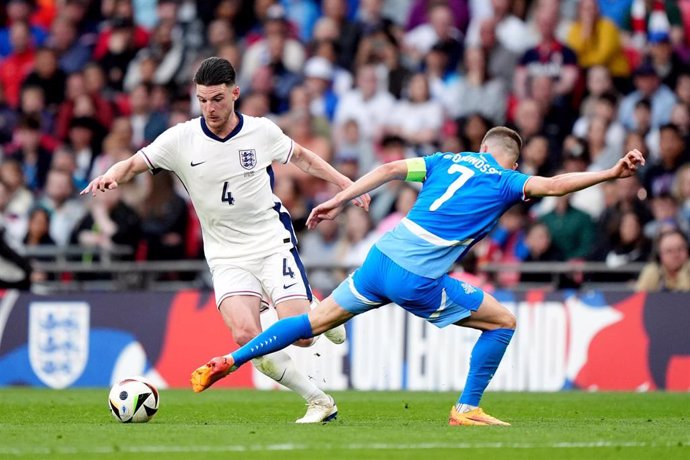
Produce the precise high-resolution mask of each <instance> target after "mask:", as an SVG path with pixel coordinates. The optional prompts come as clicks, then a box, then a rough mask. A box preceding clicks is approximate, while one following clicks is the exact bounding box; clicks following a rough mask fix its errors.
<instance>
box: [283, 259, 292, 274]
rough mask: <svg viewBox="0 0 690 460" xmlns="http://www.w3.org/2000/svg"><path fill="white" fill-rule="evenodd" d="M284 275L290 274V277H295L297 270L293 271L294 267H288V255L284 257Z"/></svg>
mask: <svg viewBox="0 0 690 460" xmlns="http://www.w3.org/2000/svg"><path fill="white" fill-rule="evenodd" d="M283 276H289V277H290V278H294V277H295V272H293V271H292V268H290V267H288V264H287V258H286V257H283Z"/></svg>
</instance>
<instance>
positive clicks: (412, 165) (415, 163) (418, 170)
mask: <svg viewBox="0 0 690 460" xmlns="http://www.w3.org/2000/svg"><path fill="white" fill-rule="evenodd" d="M405 163H407V176H406V177H405V180H406V181H407V182H424V179H426V163H425V162H424V158H410V159H408V160H405Z"/></svg>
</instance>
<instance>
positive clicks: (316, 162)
mask: <svg viewBox="0 0 690 460" xmlns="http://www.w3.org/2000/svg"><path fill="white" fill-rule="evenodd" d="M293 142H294V141H293ZM290 161H292V162H293V163H294V164H295V165H296V166H297V167H298V168H299V169H301V170H302V171H304V172H306V173H308V174H311V175H312V176H315V177H318V178H319V179H323V180H325V181H328V182H330V183H332V184H335V185H337V186H338V187H340V188H341V189H343V190H344V189H345V188H347V187H348V186H349V185H350V184H352V181H351V180H350V179H348V178H347V177H345V176H344V175H342V174H340V173H339V172H338V171H337V170H336V169H335V168H334V167H333V166H331V165H330V164H328V162H326V161H325V160H324V159H323V158H321V157H320V156H318V155H317V154H315V153H314V152H312V151H311V150H309V149H307V148H304V147H302V146H301V145H299V144H298V143H297V142H295V147H294V150H293V152H292V157H291V158H290ZM354 198H356V200H355V201H353V204H354V205H355V206H359V207H360V208H362V209H364V210H365V211H368V210H369V203H370V202H371V197H369V195H367V194H366V193H364V194H360V195H355V196H354V197H353V199H354Z"/></svg>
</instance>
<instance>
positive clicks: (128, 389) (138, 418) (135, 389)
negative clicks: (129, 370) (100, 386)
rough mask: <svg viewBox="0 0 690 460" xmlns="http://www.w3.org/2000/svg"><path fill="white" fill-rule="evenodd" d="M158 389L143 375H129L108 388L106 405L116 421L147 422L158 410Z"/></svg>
mask: <svg viewBox="0 0 690 460" xmlns="http://www.w3.org/2000/svg"><path fill="white" fill-rule="evenodd" d="M159 401H160V395H159V393H158V389H157V388H156V387H155V385H153V384H152V383H151V382H150V381H148V380H146V379H145V378H143V377H129V378H126V379H123V380H121V381H119V382H117V383H116V384H115V385H113V387H112V388H111V389H110V394H109V395H108V406H109V407H110V413H111V414H113V417H115V419H116V420H117V421H118V422H122V423H144V422H148V421H149V420H151V418H153V416H154V415H155V414H156V412H158V402H159Z"/></svg>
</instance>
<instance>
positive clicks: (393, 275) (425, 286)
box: [332, 246, 484, 327]
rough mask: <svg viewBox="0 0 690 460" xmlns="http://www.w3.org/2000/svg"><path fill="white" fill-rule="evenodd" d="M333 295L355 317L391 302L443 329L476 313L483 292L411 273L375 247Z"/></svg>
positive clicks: (448, 277)
mask: <svg viewBox="0 0 690 460" xmlns="http://www.w3.org/2000/svg"><path fill="white" fill-rule="evenodd" d="M332 296H333V298H334V299H335V301H336V302H337V303H338V305H340V306H341V307H343V308H344V309H345V310H347V311H349V312H350V313H354V314H355V315H358V314H360V313H364V312H365V311H369V310H372V309H374V308H378V307H380V306H382V305H386V304H389V303H391V302H394V303H396V304H398V305H400V306H401V307H403V308H404V309H405V310H407V311H409V312H410V313H412V314H413V315H416V316H419V317H420V318H424V319H425V320H427V321H429V322H430V323H431V324H433V325H434V326H438V327H445V326H447V325H449V324H453V323H456V322H458V321H460V320H461V319H464V318H467V317H468V316H470V313H471V312H473V311H477V309H478V308H479V306H480V305H481V303H482V301H483V300H484V291H482V290H481V289H479V288H478V287H475V286H472V285H471V284H468V283H465V282H464V281H459V280H456V279H454V278H451V277H450V276H448V275H444V276H442V277H441V278H437V279H431V278H425V277H423V276H419V275H416V274H414V273H411V272H409V271H407V270H405V269H404V268H402V267H401V266H399V265H397V264H396V263H395V262H393V261H392V260H391V259H390V258H389V257H388V256H386V255H385V254H384V253H382V252H381V251H380V250H379V249H378V248H377V247H376V246H374V247H372V248H371V251H369V254H368V255H367V258H366V260H365V261H364V264H362V266H361V267H359V268H358V269H357V270H355V272H354V273H353V274H352V275H350V276H349V277H348V278H347V279H346V280H345V281H343V282H342V283H340V286H338V287H337V288H336V289H335V290H334V291H333V294H332Z"/></svg>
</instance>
